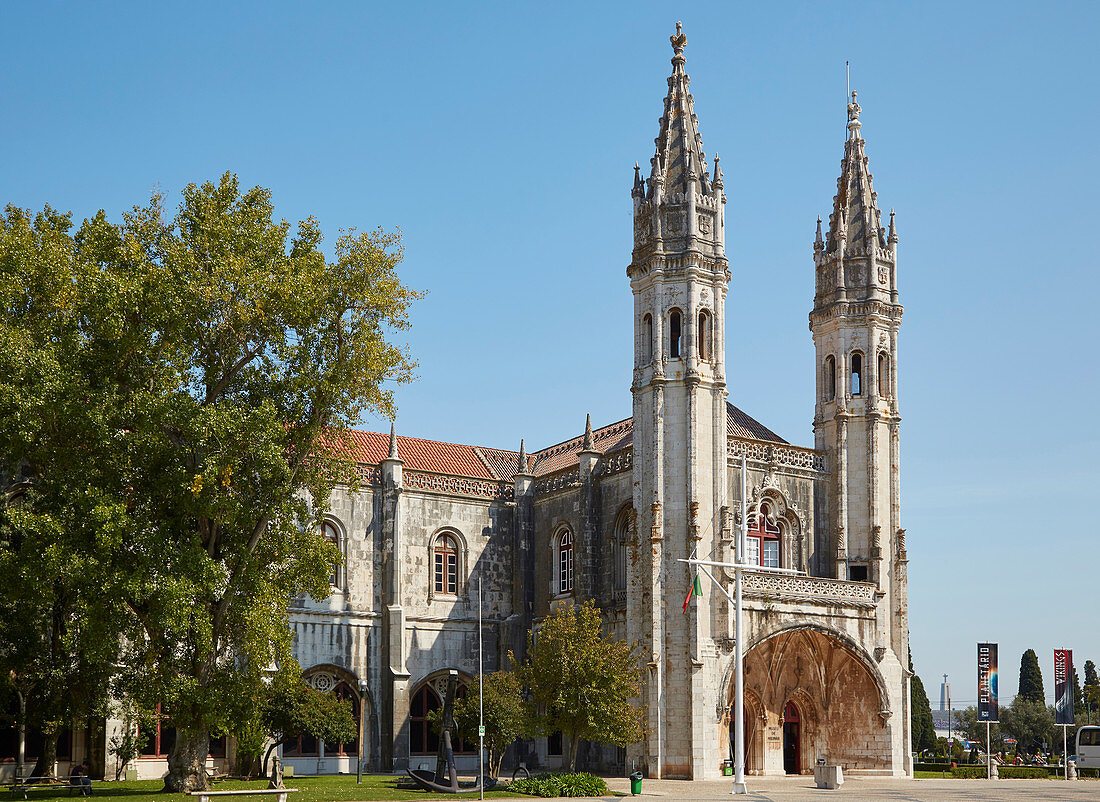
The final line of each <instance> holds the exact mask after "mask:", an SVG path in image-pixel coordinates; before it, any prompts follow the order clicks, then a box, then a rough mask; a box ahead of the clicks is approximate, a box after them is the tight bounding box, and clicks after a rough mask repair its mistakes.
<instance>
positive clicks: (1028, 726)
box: [1000, 696, 1054, 752]
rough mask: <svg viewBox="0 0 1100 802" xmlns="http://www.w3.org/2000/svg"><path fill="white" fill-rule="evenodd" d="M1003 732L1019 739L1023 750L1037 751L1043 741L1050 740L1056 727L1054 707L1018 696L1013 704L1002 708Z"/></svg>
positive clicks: (1019, 744)
mask: <svg viewBox="0 0 1100 802" xmlns="http://www.w3.org/2000/svg"><path fill="white" fill-rule="evenodd" d="M1000 715H1001V732H1002V733H1005V734H1008V735H1011V736H1012V737H1014V738H1015V739H1016V741H1017V749H1018V751H1021V752H1035V751H1037V750H1038V749H1039V747H1040V746H1041V745H1042V743H1043V741H1048V742H1049V741H1050V734H1051V732H1052V730H1053V729H1054V708H1053V707H1047V705H1045V704H1043V703H1042V702H1034V701H1031V700H1030V699H1024V698H1023V697H1020V696H1017V697H1016V699H1015V700H1013V702H1012V704H1011V705H1009V706H1007V707H1002V708H1001V712H1000Z"/></svg>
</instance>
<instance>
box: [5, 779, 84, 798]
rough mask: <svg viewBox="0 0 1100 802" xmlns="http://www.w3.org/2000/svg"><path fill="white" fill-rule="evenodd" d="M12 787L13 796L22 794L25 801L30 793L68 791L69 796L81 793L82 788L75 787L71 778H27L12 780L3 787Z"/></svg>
mask: <svg viewBox="0 0 1100 802" xmlns="http://www.w3.org/2000/svg"><path fill="white" fill-rule="evenodd" d="M9 785H10V786H11V795H12V797H13V798H14V797H16V796H17V795H18V794H22V795H23V798H24V799H28V796H27V793H28V792H29V791H61V790H66V789H67V790H68V792H69V796H72V795H73V792H74V791H79V790H80V786H79V785H74V784H73V782H72V778H71V777H27V778H25V779H22V780H11V781H9V782H5V783H3V786H5V787H6V786H9Z"/></svg>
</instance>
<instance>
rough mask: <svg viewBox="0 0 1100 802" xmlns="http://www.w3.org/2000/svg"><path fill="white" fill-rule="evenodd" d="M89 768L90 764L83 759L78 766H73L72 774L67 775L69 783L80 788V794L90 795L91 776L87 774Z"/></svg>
mask: <svg viewBox="0 0 1100 802" xmlns="http://www.w3.org/2000/svg"><path fill="white" fill-rule="evenodd" d="M90 769H91V764H89V763H88V761H87V760H85V761H84V762H83V763H81V764H80V765H79V766H74V767H73V772H72V774H70V775H69V784H70V785H73V786H76V787H78V788H80V793H81V795H82V796H91V795H92V778H91V777H89V776H88V771H89V770H90Z"/></svg>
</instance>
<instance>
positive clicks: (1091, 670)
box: [1085, 660, 1100, 686]
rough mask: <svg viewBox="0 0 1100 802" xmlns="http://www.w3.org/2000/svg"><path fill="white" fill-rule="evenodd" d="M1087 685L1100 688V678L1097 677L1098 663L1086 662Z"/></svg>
mask: <svg viewBox="0 0 1100 802" xmlns="http://www.w3.org/2000/svg"><path fill="white" fill-rule="evenodd" d="M1085 685H1086V686H1100V677H1098V676H1097V675H1096V663H1094V662H1092V661H1091V660H1086V661H1085Z"/></svg>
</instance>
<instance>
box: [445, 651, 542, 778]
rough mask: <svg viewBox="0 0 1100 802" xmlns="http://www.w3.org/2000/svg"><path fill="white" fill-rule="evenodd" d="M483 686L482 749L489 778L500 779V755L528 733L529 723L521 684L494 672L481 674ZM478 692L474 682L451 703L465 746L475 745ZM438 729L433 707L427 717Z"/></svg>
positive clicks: (507, 673)
mask: <svg viewBox="0 0 1100 802" xmlns="http://www.w3.org/2000/svg"><path fill="white" fill-rule="evenodd" d="M483 682H484V684H485V712H484V720H485V749H486V751H487V752H488V753H489V754H488V758H489V767H488V770H489V776H490V777H499V776H500V762H501V760H503V759H504V752H505V750H507V749H508V747H509V746H511V745H512V744H513V743H514V742H515V740H516V739H517V738H523V737H525V736H526V735H527V734H528V732H529V731H530V730H531V720H530V715H529V713H528V709H527V701H526V699H525V698H524V693H523V685H522V684H521V683H520V680H519V677H517V676H516V674H515V673H513V672H511V671H497V672H494V673H492V674H486V675H484V678H483ZM480 700H481V696H480V692H479V690H478V686H477V683H476V682H475V683H473V684H472V685H470V686H469V687H468V689H467V691H466V695H465V696H464V697H463V698H461V699H457V700H455V708H454V718H455V728H456V729H457V730H458V733H459V735H461V736H462V737H463V738H464V739H465V741H466V743H468V744H476V743H477V742H478V734H477V730H478V726H479V721H480V713H481V710H480V707H479V705H480ZM428 715H429V717H430V718H431V720H432V722H433V724H434V725H435V727H436V729H437V730H438V729H439V724H440V721H441V719H442V717H443V709H442V708H436V709H435V710H433V711H431V713H429V714H428Z"/></svg>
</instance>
